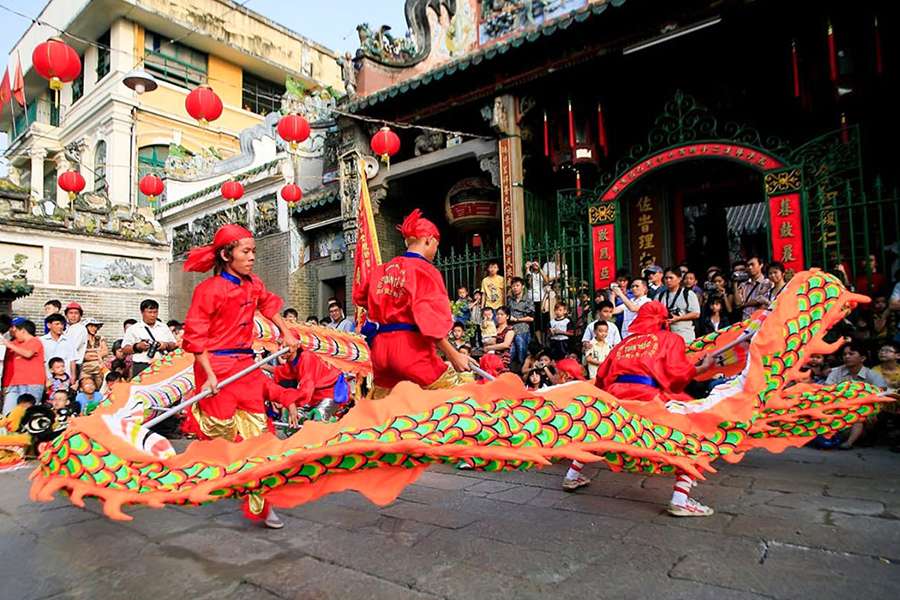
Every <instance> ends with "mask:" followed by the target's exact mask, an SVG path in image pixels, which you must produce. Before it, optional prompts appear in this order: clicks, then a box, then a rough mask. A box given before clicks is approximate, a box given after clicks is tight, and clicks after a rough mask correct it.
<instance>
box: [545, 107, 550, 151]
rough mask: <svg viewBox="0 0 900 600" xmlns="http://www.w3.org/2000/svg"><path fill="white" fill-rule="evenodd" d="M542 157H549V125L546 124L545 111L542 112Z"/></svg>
mask: <svg viewBox="0 0 900 600" xmlns="http://www.w3.org/2000/svg"><path fill="white" fill-rule="evenodd" d="M544 156H550V125H549V123H548V122H547V111H546V110H545V111H544Z"/></svg>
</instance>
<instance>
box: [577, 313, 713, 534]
mask: <svg viewBox="0 0 900 600" xmlns="http://www.w3.org/2000/svg"><path fill="white" fill-rule="evenodd" d="M668 319H669V314H668V309H666V307H665V305H663V304H662V303H660V302H648V303H646V304H644V305H643V306H641V308H640V310H639V311H638V314H637V317H636V318H635V320H634V321H633V322H632V323H631V325H630V326H629V327H628V331H629V336H628V337H627V338H625V339H624V340H623V341H622V343H620V344H618V345H617V346H616V347H615V348H613V350H612V352H611V353H610V355H609V356H608V357H607V358H606V360H605V361H603V364H601V365H600V368H599V369H597V379H596V381H595V384H596V385H597V387H598V388H600V389H602V390H605V391H607V392H609V393H610V394H612V395H613V396H615V397H616V398H620V399H622V400H640V401H646V402H661V403H662V404H663V405H665V403H666V402H668V401H670V400H692V398H691V397H690V396H689V395H687V394H685V393H684V388H685V386H687V384H688V383H690V382H691V380H693V379H694V378H695V377H696V376H697V375H698V374H700V373H702V372H704V371H706V370H707V369H709V368H710V367H712V366H713V364H715V359H714V358H713V357H712V356H711V355H707V356H705V357H704V358H703V360H701V361H700V362H699V363H697V364H694V363H692V362H691V361H689V360H688V359H687V357H686V351H687V349H686V347H685V344H684V339H682V338H681V336H679V335H677V334H674V333H672V332H670V331H669V330H668ZM583 467H584V465H583V464H582V463H580V462H578V461H573V462H572V466H571V467H570V468H569V471H568V472H567V473H566V477H565V479H564V480H563V489H565V490H567V491H574V490H576V489H578V488H580V487H583V486H586V485H588V484H589V483H590V480H589V479H587V478H586V477H584V476H583V475H581V469H582V468H583ZM693 486H694V480H693V479H692V478H691V477H689V476H688V475H686V474H684V473H680V474H679V475H678V476H677V478H676V480H675V489H674V491H673V493H672V501H671V502H670V503H669V509H668V510H669V514H671V515H673V516H676V517H708V516H710V515H712V514H713V509H711V508H709V507H708V506H704V505H703V504H701V503H700V502H697V501H696V500H694V499H693V498H691V497H690V491H691V488H692V487H693Z"/></svg>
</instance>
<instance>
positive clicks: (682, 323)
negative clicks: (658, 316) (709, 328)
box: [657, 267, 700, 343]
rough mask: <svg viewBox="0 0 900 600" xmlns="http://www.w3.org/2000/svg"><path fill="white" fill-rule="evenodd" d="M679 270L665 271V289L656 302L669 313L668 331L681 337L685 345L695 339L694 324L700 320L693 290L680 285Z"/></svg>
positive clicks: (698, 304) (698, 306)
mask: <svg viewBox="0 0 900 600" xmlns="http://www.w3.org/2000/svg"><path fill="white" fill-rule="evenodd" d="M681 280H682V277H681V270H680V269H678V268H677V267H669V268H668V269H666V272H665V277H663V283H664V284H665V287H664V289H663V291H662V293H660V294H659V296H657V300H658V301H659V302H662V303H663V304H665V305H666V310H668V311H669V319H668V324H669V330H670V331H671V332H672V333H674V334H677V335H679V336H681V339H683V340H684V341H685V343H690V342H693V341H694V339H695V338H696V337H697V333H696V331H695V330H694V323H695V322H696V321H697V319H699V318H700V300H699V299H698V298H697V294H695V293H694V291H693V290H689V289H687V288H686V287H683V286H682V285H681Z"/></svg>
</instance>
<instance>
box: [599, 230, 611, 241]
mask: <svg viewBox="0 0 900 600" xmlns="http://www.w3.org/2000/svg"><path fill="white" fill-rule="evenodd" d="M597 241H598V242H608V241H609V230H608V229H606V228H605V227H604V228H603V229H601V230H600V231H598V232H597Z"/></svg>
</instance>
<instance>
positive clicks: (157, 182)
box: [138, 174, 166, 202]
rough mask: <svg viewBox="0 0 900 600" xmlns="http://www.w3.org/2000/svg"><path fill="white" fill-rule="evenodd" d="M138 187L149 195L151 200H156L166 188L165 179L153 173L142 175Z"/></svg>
mask: <svg viewBox="0 0 900 600" xmlns="http://www.w3.org/2000/svg"><path fill="white" fill-rule="evenodd" d="M138 187H139V188H140V189H141V193H142V194H144V195H145V196H147V198H148V199H149V200H150V202H156V198H157V196H161V195H162V193H163V190H165V189H166V185H165V184H164V183H163V180H162V179H160V178H159V177H157V176H156V175H153V174H149V175H144V176H143V177H141V182H140V184H139V185H138Z"/></svg>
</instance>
